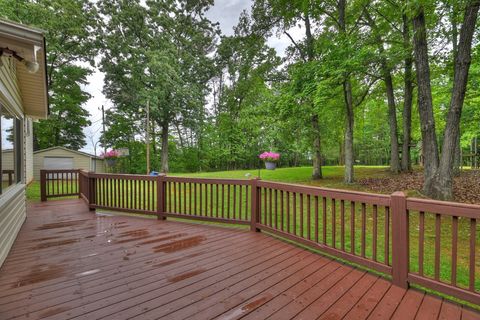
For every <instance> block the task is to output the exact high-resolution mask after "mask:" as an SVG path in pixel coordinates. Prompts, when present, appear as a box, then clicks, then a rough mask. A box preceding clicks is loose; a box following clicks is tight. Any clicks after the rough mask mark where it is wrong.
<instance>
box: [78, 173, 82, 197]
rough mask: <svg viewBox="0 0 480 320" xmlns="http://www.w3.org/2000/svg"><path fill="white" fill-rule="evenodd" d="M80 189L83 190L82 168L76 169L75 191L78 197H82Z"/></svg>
mask: <svg viewBox="0 0 480 320" xmlns="http://www.w3.org/2000/svg"><path fill="white" fill-rule="evenodd" d="M82 190H83V179H82V170H77V193H78V198H79V199H82Z"/></svg>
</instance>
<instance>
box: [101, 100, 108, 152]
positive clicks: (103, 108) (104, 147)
mask: <svg viewBox="0 0 480 320" xmlns="http://www.w3.org/2000/svg"><path fill="white" fill-rule="evenodd" d="M102 126H103V130H102V136H103V140H104V141H103V143H102V144H103V154H106V153H107V146H106V145H105V107H104V106H103V104H102Z"/></svg>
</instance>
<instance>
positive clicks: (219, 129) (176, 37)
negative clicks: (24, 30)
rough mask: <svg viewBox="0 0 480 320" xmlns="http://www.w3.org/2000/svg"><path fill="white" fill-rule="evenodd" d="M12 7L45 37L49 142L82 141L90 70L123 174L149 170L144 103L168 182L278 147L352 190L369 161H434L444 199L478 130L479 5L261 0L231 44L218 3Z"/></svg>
mask: <svg viewBox="0 0 480 320" xmlns="http://www.w3.org/2000/svg"><path fill="white" fill-rule="evenodd" d="M0 4H1V7H2V8H3V7H7V8H8V9H9V11H8V10H7V11H6V12H7V13H6V16H7V17H9V18H10V19H14V20H17V21H22V22H26V23H29V24H34V25H39V26H40V27H43V28H44V29H46V30H47V44H48V50H49V54H48V61H49V75H50V77H51V79H50V78H49V84H50V91H51V106H52V107H51V110H52V112H51V113H52V116H51V118H50V119H49V120H46V121H40V122H39V123H37V124H36V125H35V137H36V143H37V144H38V145H39V146H42V147H43V146H44V145H46V144H55V145H66V146H70V147H73V148H80V147H82V146H83V145H84V144H85V136H84V134H83V132H82V128H83V127H85V126H87V125H88V124H89V123H88V118H87V117H88V114H86V113H85V110H84V109H83V108H82V105H83V104H84V103H85V101H86V100H87V99H88V98H89V97H88V94H86V93H85V92H84V91H83V90H82V85H83V84H84V83H85V80H86V76H87V75H88V73H89V72H91V67H90V68H89V67H85V63H90V65H91V66H93V65H96V66H97V67H99V68H100V70H101V71H102V72H103V73H104V74H105V84H104V87H103V92H104V94H105V95H106V97H107V98H109V99H110V100H111V101H112V103H113V106H114V107H113V108H111V109H110V110H108V111H107V113H106V126H107V130H106V132H104V134H103V135H102V138H101V142H102V144H103V145H104V146H107V147H109V148H128V149H129V151H130V156H129V157H127V158H125V159H122V160H121V163H120V165H121V166H122V170H124V171H125V172H131V173H143V172H144V170H145V163H146V162H145V161H146V156H145V154H146V143H145V136H146V132H145V130H146V128H147V126H146V114H145V112H146V111H145V109H146V106H147V104H148V105H149V107H150V123H149V126H148V127H149V128H150V129H149V130H150V132H149V136H150V151H151V153H152V155H153V156H152V167H153V168H155V169H157V170H158V171H163V172H167V171H200V170H225V169H240V168H256V167H257V166H258V165H259V160H258V154H260V153H261V152H263V151H268V150H272V151H277V152H280V153H281V155H282V158H281V164H282V165H285V166H295V165H303V164H311V165H313V170H312V178H313V179H321V178H322V166H323V165H326V164H340V165H344V166H345V177H344V180H345V182H346V183H352V182H353V181H354V179H355V173H354V167H355V164H357V163H364V164H385V163H388V164H389V166H390V169H391V171H392V172H394V173H399V172H408V171H410V170H411V169H412V164H413V163H422V164H423V167H424V176H425V182H424V192H425V193H426V194H427V195H429V196H431V197H434V198H439V199H450V198H451V196H452V180H453V177H454V175H455V174H456V173H457V172H458V168H459V166H460V165H461V161H462V151H463V153H468V148H469V144H470V142H471V141H472V139H474V138H475V137H477V136H478V133H479V132H478V131H479V129H480V126H479V120H480V119H479V118H480V108H479V106H478V102H479V98H478V96H479V94H478V93H479V81H478V79H479V74H480V61H479V56H480V46H479V41H478V37H479V34H478V32H476V30H477V29H478V19H477V16H478V11H479V6H480V0H461V1H454V0H442V1H431V0H422V1H395V0H389V1H367V0H348V1H347V0H335V1H333V0H332V1H313V0H298V1H290V0H275V1H274V0H256V1H254V2H252V6H251V8H250V9H249V10H246V11H244V12H242V13H241V14H240V17H239V20H238V23H237V24H236V26H235V27H234V30H233V34H232V35H225V34H223V33H222V31H221V30H220V28H219V25H218V23H216V22H214V21H211V20H209V19H208V18H207V14H206V13H207V11H208V10H209V8H211V6H212V5H214V3H213V1H211V0H196V1H186V0H179V1H171V0H166V1H161V2H160V1H140V0H99V1H95V2H93V1H92V2H90V1H88V0H79V1H73V0H58V1H53V0H38V1H27V0H21V1H18V2H17V3H16V4H11V2H9V1H5V0H0ZM58 12H61V13H62V14H60V15H59V14H58ZM32 13H34V14H32ZM4 14H5V13H4ZM275 37H282V38H283V39H288V41H289V44H290V45H289V46H288V47H287V48H286V50H285V52H284V53H280V52H277V51H276V50H275V49H274V48H273V47H272V46H271V45H270V44H269V43H270V42H269V40H271V39H272V38H275ZM95 58H96V59H95ZM79 61H82V62H83V64H79V63H78V62H79ZM50 81H51V82H50Z"/></svg>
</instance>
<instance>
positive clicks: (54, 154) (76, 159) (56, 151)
mask: <svg viewBox="0 0 480 320" xmlns="http://www.w3.org/2000/svg"><path fill="white" fill-rule="evenodd" d="M45 157H50V158H73V169H83V170H86V171H92V170H93V157H92V156H89V155H86V154H85V155H84V154H81V153H78V152H75V151H70V150H68V149H64V148H52V149H46V150H45V151H37V152H35V153H34V154H33V177H34V180H35V181H40V170H42V169H44V167H43V164H44V158H45ZM96 161H97V170H96V171H97V172H99V173H103V172H105V168H104V165H103V164H102V163H103V162H104V161H103V160H100V159H97V160H96Z"/></svg>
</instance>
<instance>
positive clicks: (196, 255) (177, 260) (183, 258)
mask: <svg viewBox="0 0 480 320" xmlns="http://www.w3.org/2000/svg"><path fill="white" fill-rule="evenodd" d="M204 253H205V251H203V252H195V253H192V254H188V255H186V256H184V257H180V258H176V259H172V260H167V261H164V262H160V263H157V264H154V265H153V266H152V267H154V268H158V267H165V266H169V265H171V264H174V263H176V262H180V261H183V260H185V259H190V258H194V257H198V256H200V255H202V254H204ZM145 263H146V264H151V263H153V261H147V262H145Z"/></svg>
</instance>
